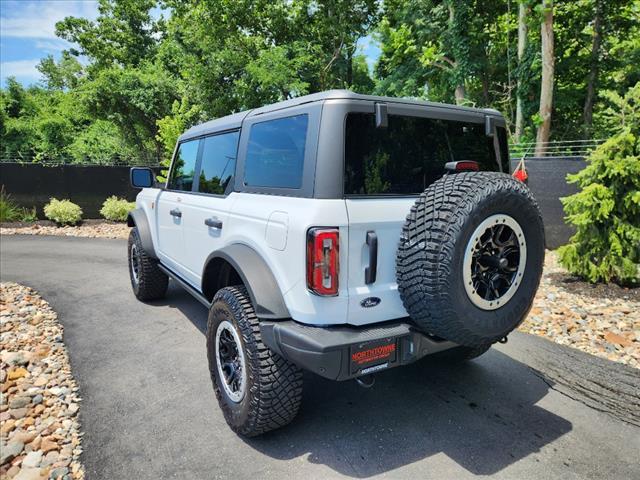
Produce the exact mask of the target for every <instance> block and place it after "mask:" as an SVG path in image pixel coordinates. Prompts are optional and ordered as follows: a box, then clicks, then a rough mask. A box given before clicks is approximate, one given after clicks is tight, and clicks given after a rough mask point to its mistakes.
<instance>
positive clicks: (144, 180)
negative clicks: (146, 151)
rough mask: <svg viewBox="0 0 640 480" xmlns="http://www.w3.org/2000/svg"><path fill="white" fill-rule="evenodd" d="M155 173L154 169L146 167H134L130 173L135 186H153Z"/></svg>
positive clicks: (132, 183) (132, 184)
mask: <svg viewBox="0 0 640 480" xmlns="http://www.w3.org/2000/svg"><path fill="white" fill-rule="evenodd" d="M154 177H155V174H154V173H153V170H151V169H150V168H146V167H132V168H131V171H130V173H129V179H130V180H131V186H132V187H133V188H149V187H153V184H154Z"/></svg>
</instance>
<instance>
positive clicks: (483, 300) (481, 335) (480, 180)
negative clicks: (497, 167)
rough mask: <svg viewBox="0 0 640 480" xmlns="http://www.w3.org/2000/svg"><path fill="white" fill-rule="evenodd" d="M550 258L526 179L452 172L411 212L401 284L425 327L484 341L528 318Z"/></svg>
mask: <svg viewBox="0 0 640 480" xmlns="http://www.w3.org/2000/svg"><path fill="white" fill-rule="evenodd" d="M543 261H544V230H543V226H542V218H541V216H540V211H539V210H538V206H537V203H536V201H535V199H534V198H533V196H532V195H531V192H530V191H529V189H528V188H527V187H526V186H525V185H524V184H522V183H521V182H519V181H517V180H515V179H513V178H512V177H511V176H510V175H507V174H502V173H493V172H474V173H458V174H455V175H445V176H444V177H443V178H441V179H440V180H438V181H436V182H434V183H433V184H431V186H429V188H427V190H425V192H424V193H423V194H422V195H420V197H419V198H418V200H417V201H416V203H415V204H414V205H413V206H412V207H411V211H410V213H409V215H408V216H407V220H406V222H405V225H404V227H403V230H402V237H401V240H400V245H399V247H398V253H397V259H396V273H397V279H398V290H399V292H400V296H401V298H402V302H403V304H404V306H405V308H406V310H407V312H408V313H409V315H410V316H411V318H412V319H413V321H414V322H415V323H416V324H417V325H418V326H419V327H420V328H422V329H423V330H424V331H426V332H427V333H430V334H433V335H436V336H438V337H441V338H445V339H447V340H450V341H452V342H455V343H457V344H458V345H463V346H466V347H473V348H477V347H482V346H484V345H490V344H492V343H494V342H496V341H498V340H500V339H501V338H503V337H505V336H506V335H507V334H509V333H510V332H511V331H512V330H513V329H514V328H516V327H517V326H518V325H519V324H520V323H521V322H522V320H524V318H525V317H526V315H527V313H528V312H529V310H530V308H531V305H532V303H533V299H534V296H535V293H536V290H537V289H538V285H539V283H540V276H541V274H542V264H543Z"/></svg>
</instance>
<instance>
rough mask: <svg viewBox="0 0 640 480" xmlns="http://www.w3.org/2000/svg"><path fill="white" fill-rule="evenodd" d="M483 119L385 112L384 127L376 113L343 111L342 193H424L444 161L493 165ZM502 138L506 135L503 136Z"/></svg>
mask: <svg viewBox="0 0 640 480" xmlns="http://www.w3.org/2000/svg"><path fill="white" fill-rule="evenodd" d="M484 128H485V127H484V124H483V123H470V122H459V121H451V120H440V119H432V118H421V117H409V116H395V115H389V126H388V127H387V128H376V126H375V116H374V115H373V114H367V113H350V114H349V115H347V123H346V135H345V142H346V143H345V167H344V168H345V176H344V182H345V185H344V192H345V194H346V195H413V194H419V193H422V192H423V191H424V190H425V189H426V188H427V187H428V186H429V185H430V184H431V183H433V182H434V181H435V180H437V179H438V178H440V177H441V176H442V175H443V174H444V173H445V169H444V166H445V164H446V163H447V162H454V161H459V160H473V161H476V162H478V163H479V164H480V170H486V171H496V170H498V163H497V160H496V155H495V151H494V147H493V139H492V138H490V137H487V136H486V135H485V131H484ZM505 143H506V141H505Z"/></svg>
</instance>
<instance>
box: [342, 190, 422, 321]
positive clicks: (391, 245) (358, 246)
mask: <svg viewBox="0 0 640 480" xmlns="http://www.w3.org/2000/svg"><path fill="white" fill-rule="evenodd" d="M345 202H346V205H347V215H348V218H349V242H348V245H349V246H348V249H349V251H348V256H347V258H348V266H347V271H348V289H349V310H348V323H350V324H353V325H364V324H369V323H373V322H381V321H385V320H391V319H396V318H401V317H406V316H407V312H406V310H405V309H404V307H403V306H402V301H401V300H400V295H399V294H398V285H397V283H396V264H395V261H396V250H397V248H398V242H399V241H400V233H401V231H402V225H403V224H404V220H405V218H406V216H407V214H408V213H409V210H410V209H411V206H412V205H413V203H414V202H415V197H402V198H358V199H347V200H345ZM367 234H369V244H368V243H367ZM372 239H376V240H377V250H378V254H377V272H376V276H375V281H373V282H372V283H367V281H366V278H365V276H366V275H365V273H366V269H367V267H371V266H372V265H371V264H372V262H373V260H374V257H373V255H372V250H373V249H374V246H373V244H374V241H372Z"/></svg>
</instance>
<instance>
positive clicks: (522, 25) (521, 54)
mask: <svg viewBox="0 0 640 480" xmlns="http://www.w3.org/2000/svg"><path fill="white" fill-rule="evenodd" d="M530 13H531V7H530V6H529V5H528V3H527V0H521V1H520V3H519V4H518V67H520V66H522V67H525V52H526V50H527V43H528V38H527V37H528V35H529V26H528V23H527V20H528V17H529V14H530ZM522 69H523V70H524V68H522ZM522 76H523V75H522V74H520V73H518V80H517V88H516V124H515V132H514V134H513V140H514V142H516V143H517V142H519V141H520V139H521V138H522V134H523V133H524V102H525V99H524V96H525V92H524V80H523V79H522Z"/></svg>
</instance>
